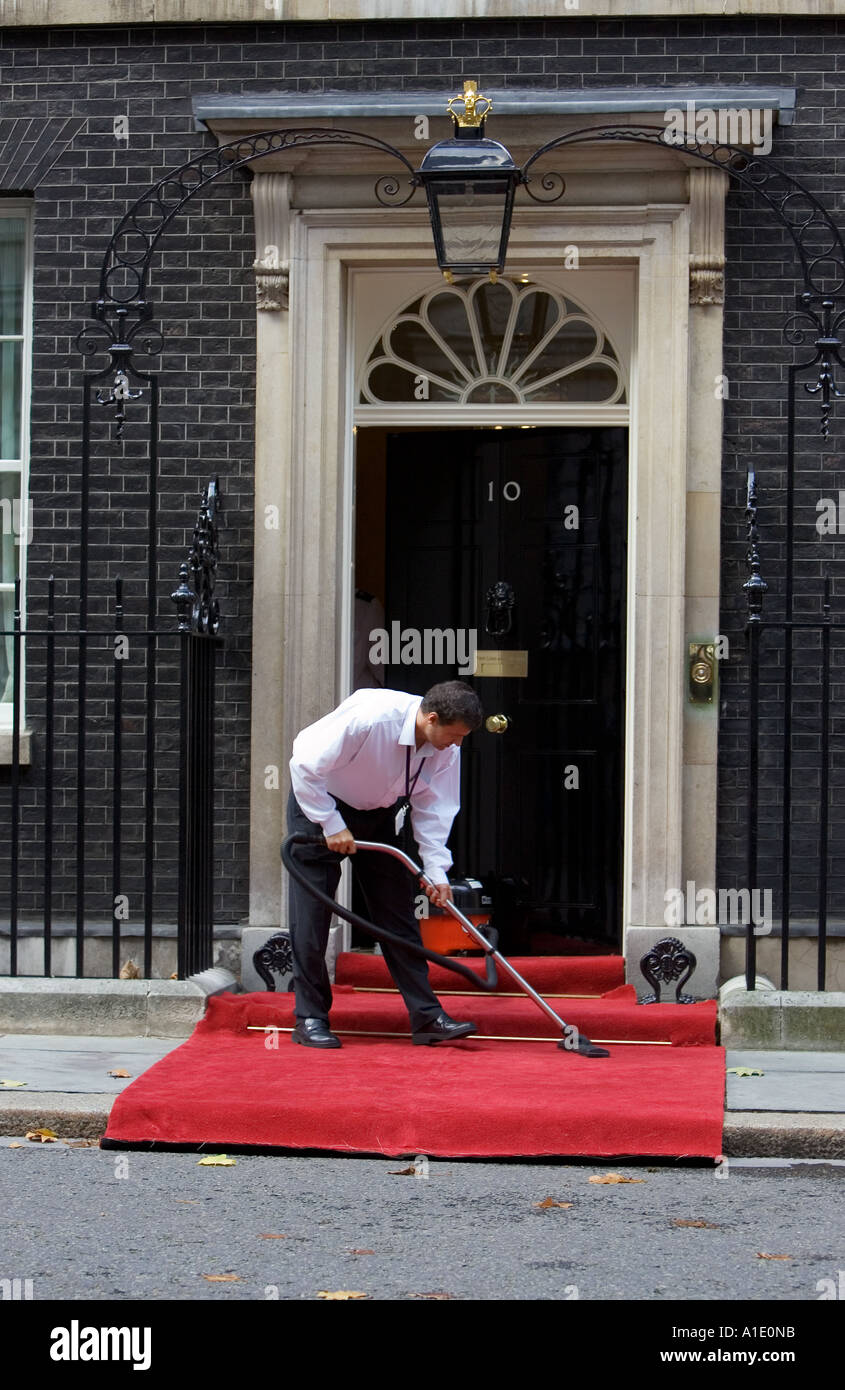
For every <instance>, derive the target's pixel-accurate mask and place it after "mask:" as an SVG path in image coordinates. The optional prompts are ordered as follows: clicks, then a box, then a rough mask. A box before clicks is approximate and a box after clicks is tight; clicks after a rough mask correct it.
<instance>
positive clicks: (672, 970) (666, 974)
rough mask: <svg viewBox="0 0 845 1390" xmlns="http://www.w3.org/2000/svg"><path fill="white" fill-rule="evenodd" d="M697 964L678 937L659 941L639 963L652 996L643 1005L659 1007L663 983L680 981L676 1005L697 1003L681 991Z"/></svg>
mask: <svg viewBox="0 0 845 1390" xmlns="http://www.w3.org/2000/svg"><path fill="white" fill-rule="evenodd" d="M697 964H698V962H697V960H696V958H695V956H694V954H693V952H692V951H691V950H690V949H689V947H688V946H685V945H684V943H683V941H679V940H678V938H677V937H676V936H664V937H663V938H662V939H661V940H660V941H656V942H655V943H654V945H653V946H652V948H651V950H650V951H647V952H646V954H645V955H644V956H643V958H642V960H641V961H640V970H641V971H642V972H643V975H644V976H645V978H646V979H647V980H648V982H649V984H650V985H651V988H652V990H653V991H654V993H653V994H647V995H646V996H645V997H644V998H643V999H641V1000H640V1003H641V1004H659V1003H660V986H661V984H665V985H668V984H671V983H672V982H673V981H674V980H677V981H678V984H677V988H676V990H675V1003H676V1004H695V1003H696V999H695V996H694V995H692V994H682V993H681V990H682V989H683V986H684V985H685V984H686V982H687V980H688V979H689V978H690V976H691V975H692V973H693V971H694V970H695V967H696V965H697Z"/></svg>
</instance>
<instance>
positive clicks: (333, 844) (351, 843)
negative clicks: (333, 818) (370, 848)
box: [326, 826, 357, 854]
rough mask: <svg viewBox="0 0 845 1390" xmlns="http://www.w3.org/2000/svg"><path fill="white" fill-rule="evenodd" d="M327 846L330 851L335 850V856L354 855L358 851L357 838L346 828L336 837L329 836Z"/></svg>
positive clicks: (339, 831)
mask: <svg viewBox="0 0 845 1390" xmlns="http://www.w3.org/2000/svg"><path fill="white" fill-rule="evenodd" d="M326 844H327V845H328V847H329V849H333V850H334V852H335V854H354V853H355V850H356V849H357V845H356V844H355V836H354V835H353V834H352V831H351V830H347V828H346V826H344V827H343V829H342V830H338V832H337V834H336V835H327V836H326Z"/></svg>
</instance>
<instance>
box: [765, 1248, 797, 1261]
mask: <svg viewBox="0 0 845 1390" xmlns="http://www.w3.org/2000/svg"><path fill="white" fill-rule="evenodd" d="M757 1259H758V1260H791V1259H792V1256H791V1255H766V1254H764V1253H763V1251H762V1250H758V1251H757Z"/></svg>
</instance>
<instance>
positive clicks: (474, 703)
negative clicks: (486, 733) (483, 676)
mask: <svg viewBox="0 0 845 1390" xmlns="http://www.w3.org/2000/svg"><path fill="white" fill-rule="evenodd" d="M420 708H421V710H422V712H423V714H436V715H437V718H438V719H439V720H440V723H441V724H465V725H466V727H467V728H468V729H478V728H479V727H480V725H481V721H482V719H483V718H484V710H483V708H482V706H481V701H480V700H479V698H478V696H477V695H476V693H475V691H474V690H473V688H472V686H471V685H467V683H466V681H441V682H440V684H439V685H433V686H432V687H431V689H430V690H427V691H426V693H425V695H424V696H423V702H422V704H421V706H420Z"/></svg>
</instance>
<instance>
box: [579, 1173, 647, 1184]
mask: <svg viewBox="0 0 845 1390" xmlns="http://www.w3.org/2000/svg"><path fill="white" fill-rule="evenodd" d="M587 1181H588V1182H602V1183H614V1182H645V1178H626V1177H623V1175H622V1174H621V1173H605V1174H604V1176H603V1177H596V1178H588V1179H587Z"/></svg>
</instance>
